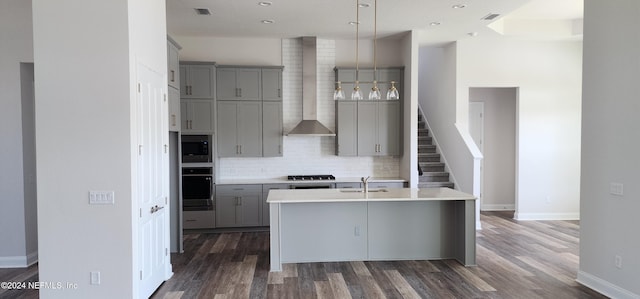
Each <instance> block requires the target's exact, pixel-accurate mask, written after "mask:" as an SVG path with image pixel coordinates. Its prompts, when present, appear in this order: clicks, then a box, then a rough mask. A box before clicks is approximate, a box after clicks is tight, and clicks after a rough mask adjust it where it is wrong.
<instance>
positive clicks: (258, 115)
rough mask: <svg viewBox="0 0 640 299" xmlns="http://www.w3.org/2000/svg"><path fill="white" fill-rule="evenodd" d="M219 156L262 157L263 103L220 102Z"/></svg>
mask: <svg viewBox="0 0 640 299" xmlns="http://www.w3.org/2000/svg"><path fill="white" fill-rule="evenodd" d="M217 118H218V134H217V135H218V140H217V141H218V143H217V145H218V148H217V151H218V156H219V157H262V102H253V101H218V117H217Z"/></svg>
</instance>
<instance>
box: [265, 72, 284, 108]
mask: <svg viewBox="0 0 640 299" xmlns="http://www.w3.org/2000/svg"><path fill="white" fill-rule="evenodd" d="M262 100H263V101H282V68H277V69H262Z"/></svg>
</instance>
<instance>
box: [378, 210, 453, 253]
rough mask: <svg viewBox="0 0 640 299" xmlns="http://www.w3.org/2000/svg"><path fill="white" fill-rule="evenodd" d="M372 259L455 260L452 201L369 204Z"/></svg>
mask: <svg viewBox="0 0 640 299" xmlns="http://www.w3.org/2000/svg"><path fill="white" fill-rule="evenodd" d="M368 212H369V260H414V259H415V260H433V259H447V258H453V257H454V248H453V247H454V244H455V238H456V237H455V236H454V234H455V233H456V231H455V228H454V226H452V218H453V216H454V215H453V214H454V205H453V202H451V201H405V202H369V211H368Z"/></svg>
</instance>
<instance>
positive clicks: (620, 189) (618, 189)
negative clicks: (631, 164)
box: [609, 183, 624, 196]
mask: <svg viewBox="0 0 640 299" xmlns="http://www.w3.org/2000/svg"><path fill="white" fill-rule="evenodd" d="M609 193H611V194H613V195H618V196H623V195H624V185H623V184H622V183H611V185H610V186H609Z"/></svg>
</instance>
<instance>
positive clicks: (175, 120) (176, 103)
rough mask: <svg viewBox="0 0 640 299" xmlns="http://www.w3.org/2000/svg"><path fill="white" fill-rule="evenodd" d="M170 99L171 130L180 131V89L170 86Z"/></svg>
mask: <svg viewBox="0 0 640 299" xmlns="http://www.w3.org/2000/svg"><path fill="white" fill-rule="evenodd" d="M167 95H168V101H169V131H172V132H178V131H180V126H181V122H180V119H181V116H182V111H181V108H182V107H181V105H182V104H181V103H180V91H178V90H177V89H175V88H171V87H169V88H168V92H167Z"/></svg>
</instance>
